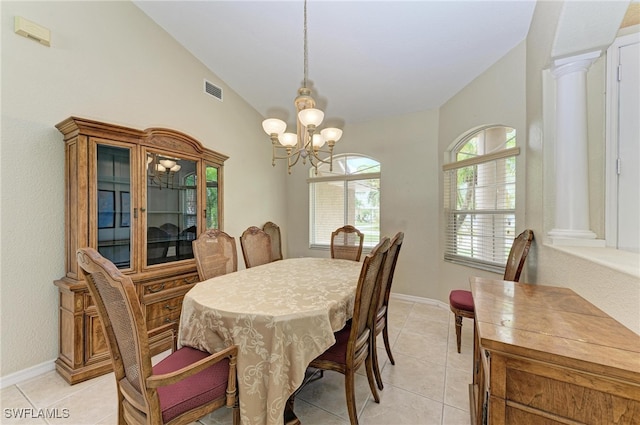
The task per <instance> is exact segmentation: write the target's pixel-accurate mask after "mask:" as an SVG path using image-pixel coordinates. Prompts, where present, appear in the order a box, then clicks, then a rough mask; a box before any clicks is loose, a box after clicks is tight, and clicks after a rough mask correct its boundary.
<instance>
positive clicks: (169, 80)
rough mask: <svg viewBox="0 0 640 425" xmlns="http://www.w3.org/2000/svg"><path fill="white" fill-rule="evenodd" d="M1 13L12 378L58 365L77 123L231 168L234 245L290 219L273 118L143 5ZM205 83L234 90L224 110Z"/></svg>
mask: <svg viewBox="0 0 640 425" xmlns="http://www.w3.org/2000/svg"><path fill="white" fill-rule="evenodd" d="M1 12H2V14H1V30H2V34H1V39H2V128H1V130H2V133H1V135H2V138H1V155H2V156H1V158H0V166H1V185H0V199H2V209H1V214H2V216H1V229H2V233H1V235H0V236H1V243H0V258H1V271H0V284H1V292H0V297H1V298H0V311H1V313H0V314H1V316H0V317H1V322H0V325H1V335H2V340H1V344H2V346H1V358H2V363H1V369H0V376H6V375H7V374H11V373H13V372H16V371H19V370H23V369H25V368H28V367H32V366H35V365H38V364H41V363H44V362H48V361H53V360H54V359H55V358H56V357H57V354H58V293H57V288H56V287H54V285H53V281H54V280H55V279H58V278H60V277H62V276H63V275H64V254H63V248H64V229H63V227H64V207H65V206H64V173H63V171H64V143H63V142H62V135H61V134H60V133H59V132H58V131H57V130H56V129H55V127H54V126H55V124H57V123H59V122H60V121H62V120H64V119H65V118H67V117H68V116H70V115H76V116H80V117H85V118H90V119H96V120H101V121H105V122H109V123H114V124H120V125H125V126H130V127H133V128H137V129H145V128H149V127H166V128H171V129H175V130H178V131H182V132H184V133H187V134H189V135H191V136H193V137H195V138H196V139H198V140H199V141H200V142H201V143H202V144H203V145H205V146H207V147H208V148H211V149H213V150H216V151H219V152H221V153H223V154H225V155H227V156H229V157H230V158H229V160H227V162H226V163H225V170H224V173H225V198H224V218H225V222H224V223H225V231H227V232H228V233H229V234H231V235H234V236H239V235H240V233H241V232H242V231H243V230H244V229H245V228H247V227H248V226H250V225H260V226H261V225H262V224H263V223H264V222H266V221H268V220H272V221H274V222H276V223H284V221H285V215H286V214H285V209H284V206H285V191H284V184H285V180H284V177H285V176H284V175H283V173H279V172H275V171H274V170H272V168H271V161H270V142H269V140H268V139H267V138H266V137H265V135H264V133H263V131H262V128H261V124H260V123H261V120H262V117H261V116H260V115H259V114H258V113H257V112H256V111H255V110H254V109H253V108H251V107H249V106H248V105H247V104H246V103H245V102H244V100H243V99H241V98H240V97H239V96H237V95H236V94H235V93H234V92H233V91H232V90H231V89H230V88H229V87H227V86H226V85H225V83H224V82H223V81H221V80H220V79H219V78H218V77H217V76H216V75H214V74H212V73H211V71H209V70H208V69H207V68H205V67H204V66H203V65H202V63H200V62H199V61H197V60H196V59H195V58H194V57H193V56H191V54H189V53H188V52H187V51H186V50H184V49H183V48H182V47H180V46H179V45H178V44H177V43H176V42H175V41H174V40H173V39H172V38H170V37H169V36H168V35H167V34H166V33H165V32H164V31H163V30H162V29H161V28H160V27H158V26H157V25H156V24H155V23H154V22H153V21H151V20H150V19H149V18H148V17H147V16H146V15H145V14H143V13H142V12H141V11H140V10H139V9H138V8H137V7H136V6H135V5H133V4H132V3H129V2H6V1H3V2H1ZM14 16H22V17H24V18H26V19H28V20H31V21H34V22H36V23H38V24H40V25H42V26H45V27H47V28H49V29H50V30H51V33H52V36H51V38H52V45H51V47H45V46H42V45H40V44H38V43H37V42H35V41H32V40H29V39H27V38H24V37H21V36H18V35H16V34H14V32H13V19H14ZM205 78H206V79H208V80H209V81H211V82H213V83H214V84H216V85H219V86H221V87H222V88H223V90H224V102H220V101H218V100H216V99H214V98H212V97H210V96H209V95H206V94H203V79H205ZM256 205H260V208H256V207H255V206H256ZM284 233H285V235H286V230H285V231H284ZM239 257H240V258H242V255H240V256H239ZM240 263H241V264H240V267H243V265H242V261H240Z"/></svg>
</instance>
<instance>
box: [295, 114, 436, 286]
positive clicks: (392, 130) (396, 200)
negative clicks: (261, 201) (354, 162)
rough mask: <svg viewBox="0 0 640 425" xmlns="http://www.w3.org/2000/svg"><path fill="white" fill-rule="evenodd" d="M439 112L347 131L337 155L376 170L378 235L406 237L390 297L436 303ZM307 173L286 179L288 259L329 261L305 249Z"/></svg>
mask: <svg viewBox="0 0 640 425" xmlns="http://www.w3.org/2000/svg"><path fill="white" fill-rule="evenodd" d="M437 129H438V112H437V111H435V110H431V111H425V112H419V113H415V114H408V115H403V116H400V117H390V118H385V119H381V120H377V121H371V122H366V123H359V124H352V125H347V126H346V127H345V128H344V135H343V136H342V139H340V141H339V142H338V143H337V144H336V148H335V150H336V152H338V153H359V154H363V155H366V156H369V157H372V158H374V159H376V160H377V161H379V162H380V164H381V178H380V187H381V196H380V217H381V223H380V233H381V234H382V235H383V236H389V237H392V236H393V235H395V234H396V232H399V231H403V232H405V239H404V244H403V247H402V254H401V255H400V258H399V259H398V265H397V267H396V275H395V279H394V291H396V292H398V293H401V294H405V295H413V296H418V297H425V298H433V299H437V298H439V296H438V287H439V283H438V280H437V273H436V272H437V268H438V258H439V255H438V251H439V249H438V225H437V223H438V216H439V210H438V191H437V187H438V185H439V183H438V179H439V174H438V151H437V146H438V136H437V134H438V133H437ZM306 176H307V173H306V169H303V168H300V167H299V166H298V167H297V168H296V169H295V170H294V171H293V174H292V175H291V176H288V177H287V179H288V184H287V209H288V211H289V218H288V220H287V225H288V226H289V228H290V229H291V231H290V236H289V253H290V254H291V255H292V256H325V257H328V256H329V251H319V250H311V249H309V236H308V235H309V219H308V217H309V205H308V203H309V201H308V199H309V195H308V191H309V189H308V185H307V182H306V178H305V177H306Z"/></svg>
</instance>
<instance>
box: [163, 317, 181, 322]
mask: <svg viewBox="0 0 640 425" xmlns="http://www.w3.org/2000/svg"><path fill="white" fill-rule="evenodd" d="M164 323H178V321H177V320H171V319H169V318H168V317H167V318H166V319H164Z"/></svg>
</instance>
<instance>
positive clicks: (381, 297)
mask: <svg viewBox="0 0 640 425" xmlns="http://www.w3.org/2000/svg"><path fill="white" fill-rule="evenodd" d="M403 241H404V233H403V232H398V233H397V234H396V235H395V236H394V237H393V239H392V240H391V242H390V247H389V252H388V253H387V258H386V259H385V260H384V266H383V268H382V277H381V280H380V294H378V304H377V307H378V310H377V311H378V314H384V310H385V309H386V307H387V305H389V295H390V293H391V282H393V274H394V273H395V271H396V262H397V261H398V256H399V255H400V248H402V242H403Z"/></svg>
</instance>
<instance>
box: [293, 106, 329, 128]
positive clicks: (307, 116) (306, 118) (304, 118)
mask: <svg viewBox="0 0 640 425" xmlns="http://www.w3.org/2000/svg"><path fill="white" fill-rule="evenodd" d="M298 118H299V119H300V122H301V123H302V125H304V126H305V127H308V126H310V125H315V126H316V127H317V126H319V125H320V124H321V123H322V120H323V119H324V112H322V111H321V110H320V109H314V108H307V109H303V110H302V111H300V112H298Z"/></svg>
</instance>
